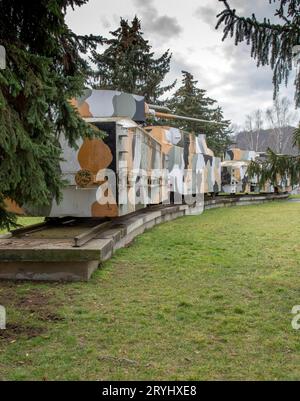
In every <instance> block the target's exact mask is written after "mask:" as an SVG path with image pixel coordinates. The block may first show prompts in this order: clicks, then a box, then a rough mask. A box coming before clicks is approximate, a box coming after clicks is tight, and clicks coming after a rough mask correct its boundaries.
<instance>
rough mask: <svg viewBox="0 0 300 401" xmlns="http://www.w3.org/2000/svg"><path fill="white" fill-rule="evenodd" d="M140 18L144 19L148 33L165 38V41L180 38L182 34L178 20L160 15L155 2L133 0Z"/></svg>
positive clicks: (143, 23) (150, 0) (144, 25)
mask: <svg viewBox="0 0 300 401" xmlns="http://www.w3.org/2000/svg"><path fill="white" fill-rule="evenodd" d="M133 3H134V5H135V6H136V8H137V14H138V16H141V17H142V26H143V28H144V30H145V31H146V32H149V33H151V34H152V35H155V36H159V37H163V39H164V41H166V40H169V39H172V38H174V37H176V36H178V35H179V34H180V33H181V32H182V30H183V29H182V27H181V26H180V24H179V22H178V20H177V18H175V17H170V16H168V15H159V13H158V10H157V9H156V7H155V6H154V4H153V0H148V1H145V0H133Z"/></svg>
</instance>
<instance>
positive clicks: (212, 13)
mask: <svg viewBox="0 0 300 401" xmlns="http://www.w3.org/2000/svg"><path fill="white" fill-rule="evenodd" d="M216 16H217V13H216V9H215V8H214V7H211V6H208V5H207V6H199V7H198V8H196V10H195V17H197V18H199V19H200V20H201V21H203V22H205V23H207V24H209V25H211V26H213V27H215V26H216V24H217V18H216Z"/></svg>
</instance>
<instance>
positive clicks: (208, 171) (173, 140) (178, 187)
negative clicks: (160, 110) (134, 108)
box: [146, 126, 221, 195]
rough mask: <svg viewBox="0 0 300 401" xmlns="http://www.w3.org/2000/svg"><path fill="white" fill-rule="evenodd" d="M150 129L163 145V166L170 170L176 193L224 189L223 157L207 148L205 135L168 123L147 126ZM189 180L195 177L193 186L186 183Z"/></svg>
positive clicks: (172, 187) (170, 186) (173, 189)
mask: <svg viewBox="0 0 300 401" xmlns="http://www.w3.org/2000/svg"><path fill="white" fill-rule="evenodd" d="M146 130H147V131H148V132H149V133H150V134H151V136H152V137H153V138H155V139H156V140H157V141H158V142H159V143H160V144H161V146H162V154H163V165H164V168H166V169H167V170H168V175H169V188H170V190H171V191H172V192H174V193H179V194H182V195H185V194H189V193H194V194H195V193H203V194H208V193H210V194H218V193H219V192H220V191H221V159H220V158H218V157H214V153H213V151H212V150H210V149H209V148H208V147H207V144H206V137H205V135H203V134H200V135H197V136H196V135H193V134H190V133H187V132H184V131H182V130H179V129H178V128H172V127H166V126H154V127H146ZM189 173H190V177H189ZM184 174H186V176H184ZM192 176H193V177H192ZM189 179H191V180H192V179H193V182H192V184H191V186H188V185H184V184H185V182H186V181H187V180H189Z"/></svg>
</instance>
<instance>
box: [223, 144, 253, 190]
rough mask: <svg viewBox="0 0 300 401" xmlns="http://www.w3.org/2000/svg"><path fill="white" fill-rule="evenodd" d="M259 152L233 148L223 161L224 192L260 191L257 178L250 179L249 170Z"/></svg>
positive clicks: (226, 153)
mask: <svg viewBox="0 0 300 401" xmlns="http://www.w3.org/2000/svg"><path fill="white" fill-rule="evenodd" d="M257 156H258V154H257V153H256V152H254V151H246V150H241V149H231V150H228V151H227V152H225V155H224V161H223V162H222V169H221V171H222V173H221V175H222V178H221V179H222V192H224V193H227V194H236V193H250V192H259V186H258V182H257V178H252V179H250V178H249V176H248V174H247V170H248V167H249V165H250V163H251V161H252V160H253V161H254V160H256V158H257Z"/></svg>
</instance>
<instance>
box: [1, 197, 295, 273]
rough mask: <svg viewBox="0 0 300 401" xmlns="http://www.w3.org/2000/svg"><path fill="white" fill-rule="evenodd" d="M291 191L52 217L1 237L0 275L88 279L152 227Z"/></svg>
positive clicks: (210, 198)
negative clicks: (119, 213) (109, 214)
mask: <svg viewBox="0 0 300 401" xmlns="http://www.w3.org/2000/svg"><path fill="white" fill-rule="evenodd" d="M287 198H288V195H272V194H266V195H243V196H238V195H236V196H227V195H224V196H218V197H216V198H212V197H206V198H205V199H204V204H203V205H201V206H198V207H193V206H188V205H169V206H163V205H159V206H150V207H148V208H146V209H141V210H140V211H137V212H135V213H132V214H130V215H126V216H123V217H118V218H115V219H111V220H109V219H83V218H80V219H77V218H73V217H72V218H71V217H64V218H61V219H58V218H56V219H47V220H46V221H45V222H43V223H40V224H35V225H31V226H28V227H22V228H19V229H16V230H13V231H12V232H11V233H10V234H8V235H5V236H2V237H1V236H0V279H10V280H42V281H43V280H46V281H60V280H64V281H78V280H85V281H86V280H88V279H89V278H90V277H91V274H92V273H93V271H95V270H96V269H97V268H98V266H99V263H101V262H103V261H105V260H107V259H109V258H110V257H111V256H112V254H113V253H114V252H115V250H117V249H119V248H121V247H124V246H126V245H128V244H129V243H130V242H131V241H132V240H133V239H134V238H135V237H136V236H137V235H139V234H142V233H143V232H144V231H145V230H147V229H149V228H152V227H153V226H155V225H157V224H160V223H163V222H167V221H170V220H174V219H176V218H178V217H182V216H186V215H196V214H200V213H201V212H202V211H203V209H212V208H220V207H230V206H236V205H249V204H259V203H264V202H270V201H273V200H286V199H287Z"/></svg>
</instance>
